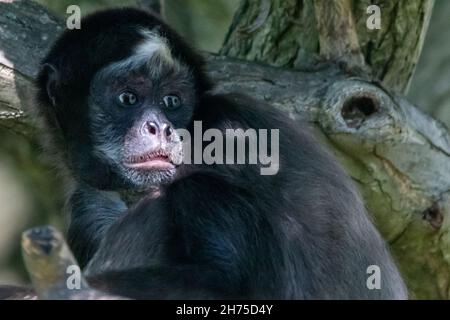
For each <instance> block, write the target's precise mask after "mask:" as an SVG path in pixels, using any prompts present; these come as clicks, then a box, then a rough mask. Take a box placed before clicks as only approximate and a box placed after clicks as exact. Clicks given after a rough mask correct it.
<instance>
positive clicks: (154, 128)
mask: <svg viewBox="0 0 450 320" xmlns="http://www.w3.org/2000/svg"><path fill="white" fill-rule="evenodd" d="M146 125H147V131H148V132H149V133H150V134H152V135H157V134H158V133H159V127H158V125H157V124H156V123H155V122H153V121H148V122H147V124H146Z"/></svg>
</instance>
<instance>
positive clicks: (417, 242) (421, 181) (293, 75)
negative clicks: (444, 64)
mask: <svg viewBox="0 0 450 320" xmlns="http://www.w3.org/2000/svg"><path fill="white" fill-rule="evenodd" d="M4 2H5V0H0V11H1V12H2V15H1V16H0V26H1V27H2V32H1V33H0V108H1V110H2V113H1V114H2V116H3V118H4V120H2V121H0V125H3V126H8V127H10V128H13V129H16V130H24V129H26V128H32V123H31V121H30V120H32V119H29V118H27V117H26V116H25V115H26V114H27V106H28V105H29V104H30V103H31V102H30V101H31V100H30V94H29V92H31V89H30V86H31V83H32V79H33V78H34V77H35V75H36V72H37V65H38V64H37V63H38V61H39V59H40V58H41V57H42V56H43V55H44V54H45V50H43V49H44V48H47V47H48V45H49V44H50V43H51V40H52V39H54V38H55V36H56V35H57V34H58V33H59V32H60V30H61V29H58V26H61V25H62V24H61V23H59V22H57V21H56V20H55V19H54V18H53V17H51V16H50V15H49V14H48V13H47V12H45V11H44V10H43V9H42V8H40V7H39V6H37V5H36V4H33V3H32V2H30V1H14V2H12V3H9V2H10V1H9V0H8V3H4ZM378 2H380V3H379V4H380V6H381V7H382V29H381V30H375V31H368V30H366V29H365V28H364V27H361V26H363V25H364V22H362V20H363V17H365V9H364V6H365V5H366V4H367V3H368V1H364V0H360V1H356V0H355V1H353V3H352V2H350V1H347V0H343V1H342V2H341V3H339V5H337V2H333V4H334V5H330V6H326V5H325V3H328V1H327V2H324V1H323V0H317V1H312V0H304V1H292V0H283V1H282V0H263V1H254V0H244V1H243V2H242V5H241V7H240V9H239V10H238V12H237V13H236V17H235V19H234V22H233V25H232V27H231V29H230V32H229V34H228V37H227V40H226V42H225V45H224V47H223V50H222V52H223V53H225V54H227V55H230V56H233V57H238V58H244V59H246V60H255V61H258V62H264V63H267V64H271V65H273V66H283V67H287V68H292V69H297V70H288V69H286V68H275V67H270V66H264V65H261V64H255V63H252V62H249V61H239V60H235V59H230V58H227V57H224V56H215V55H208V56H207V59H208V70H209V73H210V75H211V76H212V78H213V79H214V80H215V81H217V82H218V88H217V90H218V91H221V92H229V91H242V92H245V93H249V94H251V95H252V96H254V97H256V98H260V99H264V100H266V101H267V102H269V103H271V104H272V105H273V106H274V107H277V108H280V109H282V110H285V111H286V112H287V113H288V114H289V115H290V116H291V117H292V118H293V119H295V120H306V121H308V122H310V123H311V124H312V125H313V126H314V128H315V131H316V133H317V136H318V137H319V138H320V139H322V140H323V141H324V142H325V143H327V144H329V146H330V147H331V148H332V150H333V151H334V152H335V154H336V155H337V156H338V158H339V159H340V160H341V162H342V163H343V164H344V165H345V166H346V168H347V169H348V171H349V172H350V174H351V175H352V177H353V178H354V180H355V181H356V182H357V183H358V185H359V186H360V189H361V192H362V194H363V196H364V199H365V201H366V204H367V207H368V209H369V211H370V212H371V214H372V215H373V217H374V220H375V222H376V224H377V226H378V228H379V229H380V230H381V232H382V233H383V235H384V237H385V238H386V239H387V240H388V241H389V243H390V245H391V248H392V250H393V253H394V256H395V257H396V259H397V261H398V263H399V265H400V268H401V271H402V273H403V275H404V277H405V279H406V281H407V284H408V286H409V288H410V290H411V293H412V295H413V296H415V297H417V298H449V294H450V292H449V285H450V267H449V265H450V232H449V231H450V224H449V221H448V216H449V214H450V202H449V197H450V193H449V190H450V135H449V134H448V132H447V131H446V129H445V128H444V127H443V126H442V125H441V124H440V123H439V122H437V121H435V120H433V119H432V118H430V117H428V116H427V115H425V114H423V113H422V112H421V111H419V110H418V109H417V108H415V107H414V106H413V105H412V104H411V103H409V102H408V101H407V100H406V99H405V98H404V97H402V96H400V95H399V93H400V92H403V91H405V89H406V88H407V86H408V83H409V81H410V78H411V74H412V72H413V70H414V66H415V64H416V62H417V59H418V55H419V52H420V47H421V43H422V39H423V34H424V33H425V29H426V24H427V23H426V21H427V17H429V15H430V13H429V11H430V10H431V3H432V1H418V0H416V1H402V0H396V1H378ZM349 10H351V12H350V11H349ZM3 13H5V14H3ZM316 13H320V16H317V14H316ZM356 13H357V14H358V16H359V17H361V18H360V19H359V20H356V21H353V16H354V14H356ZM413 16H414V17H416V18H417V17H419V19H418V20H417V21H415V23H414V24H413V23H412V21H413V18H411V17H413ZM334 24H336V25H339V26H340V28H343V29H344V30H340V31H339V32H337V33H336V32H335V31H334V30H333V25H334ZM31 26H32V27H31ZM319 30H320V32H319ZM412 30H415V31H418V32H413V31H412ZM403 32H404V33H403ZM43 35H46V37H47V38H46V39H47V40H46V41H44V40H43ZM414 35H415V38H414ZM335 36H336V37H339V43H337V42H336V40H335V39H334V37H335ZM413 38H414V39H413ZM364 39H370V40H364ZM407 39H409V40H407ZM411 39H413V40H411ZM369 43H372V44H369ZM334 46H336V48H337V50H336V51H333V50H332V48H334ZM36 48H37V49H36ZM40 49H42V50H40ZM326 59H330V60H328V61H327V60H326ZM377 78H379V79H380V80H381V81H382V83H383V86H382V85H381V84H378V83H377V82H375V81H376V79H377ZM6 118H8V119H6ZM29 130H32V129H27V131H29Z"/></svg>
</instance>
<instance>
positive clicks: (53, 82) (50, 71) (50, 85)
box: [42, 63, 59, 106]
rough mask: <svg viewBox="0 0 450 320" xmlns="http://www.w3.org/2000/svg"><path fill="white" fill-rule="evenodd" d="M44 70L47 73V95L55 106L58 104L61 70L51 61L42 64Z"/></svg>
mask: <svg viewBox="0 0 450 320" xmlns="http://www.w3.org/2000/svg"><path fill="white" fill-rule="evenodd" d="M42 72H43V74H44V75H45V79H46V83H45V88H46V90H47V96H48V98H49V100H50V101H51V103H52V105H53V106H56V88H57V85H58V82H59V72H58V70H57V69H56V67H55V66H54V65H52V64H50V63H46V64H44V65H43V66H42Z"/></svg>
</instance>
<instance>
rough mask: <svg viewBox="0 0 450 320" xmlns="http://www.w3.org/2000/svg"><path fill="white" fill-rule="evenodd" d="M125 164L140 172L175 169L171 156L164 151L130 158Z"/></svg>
mask: <svg viewBox="0 0 450 320" xmlns="http://www.w3.org/2000/svg"><path fill="white" fill-rule="evenodd" d="M124 164H125V166H126V167H128V168H131V169H138V170H171V169H174V168H175V165H174V164H173V163H172V160H171V157H170V154H169V153H167V152H166V151H164V150H162V149H160V150H157V151H153V152H148V153H145V154H141V155H133V156H130V157H128V158H127V160H126V161H125V163H124Z"/></svg>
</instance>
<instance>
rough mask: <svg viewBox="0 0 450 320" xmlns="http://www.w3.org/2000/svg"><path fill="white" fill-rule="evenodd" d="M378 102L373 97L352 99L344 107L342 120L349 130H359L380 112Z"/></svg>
mask: <svg viewBox="0 0 450 320" xmlns="http://www.w3.org/2000/svg"><path fill="white" fill-rule="evenodd" d="M378 109H379V107H378V102H376V101H375V99H374V98H373V97H369V96H357V97H350V98H349V99H347V100H346V101H345V102H344V105H343V106H342V111H341V114H342V118H343V119H344V121H345V123H346V124H347V126H348V127H349V128H356V129H358V128H359V127H360V126H361V125H362V124H363V122H364V121H365V120H366V119H367V118H368V117H370V116H371V115H373V114H374V113H376V112H377V111H378Z"/></svg>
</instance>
